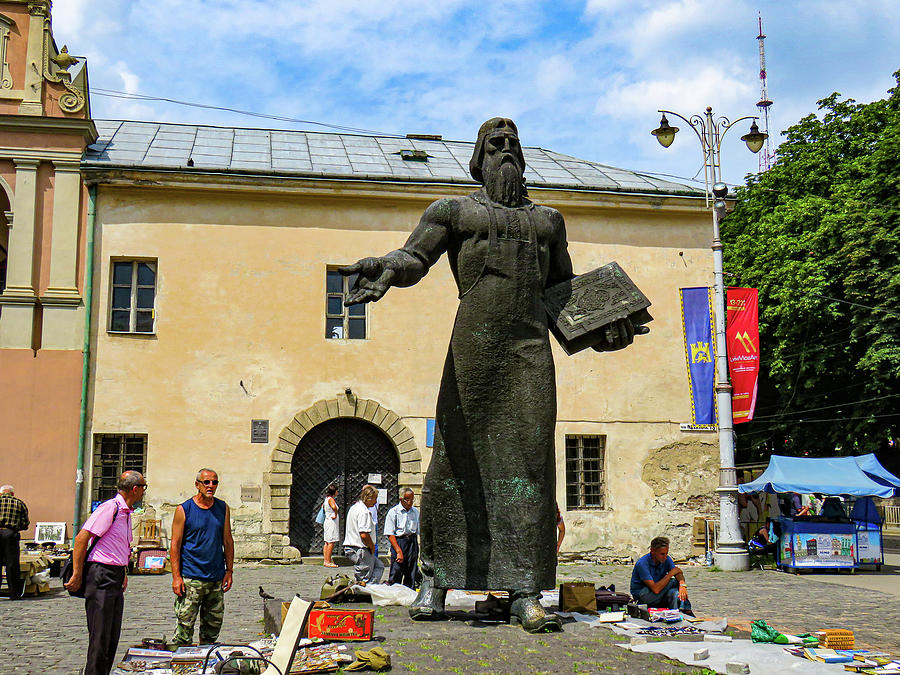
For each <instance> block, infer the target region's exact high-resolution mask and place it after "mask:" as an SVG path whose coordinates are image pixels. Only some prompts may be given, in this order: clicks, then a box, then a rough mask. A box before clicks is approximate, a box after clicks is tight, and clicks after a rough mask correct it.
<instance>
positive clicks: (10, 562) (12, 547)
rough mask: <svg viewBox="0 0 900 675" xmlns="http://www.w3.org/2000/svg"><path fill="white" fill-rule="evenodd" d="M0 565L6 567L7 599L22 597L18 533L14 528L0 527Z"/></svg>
mask: <svg viewBox="0 0 900 675" xmlns="http://www.w3.org/2000/svg"><path fill="white" fill-rule="evenodd" d="M0 566H2V567H3V568H5V569H6V585H7V586H9V599H10V600H18V599H19V598H21V597H22V591H23V589H24V587H23V586H22V571H21V568H20V567H19V533H18V532H17V531H16V530H10V529H8V528H5V527H0ZM0 572H2V570H0ZM0 579H2V577H0Z"/></svg>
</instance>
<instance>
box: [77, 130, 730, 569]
mask: <svg viewBox="0 0 900 675" xmlns="http://www.w3.org/2000/svg"><path fill="white" fill-rule="evenodd" d="M97 125H98V128H99V131H100V138H99V139H98V141H97V142H96V143H95V144H94V145H92V146H91V148H90V149H89V151H88V154H87V156H86V157H85V160H84V162H83V164H82V172H83V175H84V178H85V180H86V181H87V182H88V184H90V185H92V186H95V188H94V189H96V193H97V199H96V203H97V208H96V220H95V239H96V242H97V244H96V246H95V248H94V258H93V264H94V269H95V275H94V284H93V291H94V296H93V297H94V303H93V307H92V312H93V315H94V317H95V320H94V322H93V330H92V333H91V345H92V347H91V353H92V364H91V378H90V388H89V396H88V401H89V406H88V419H87V432H88V436H89V438H91V439H92V443H93V453H92V458H91V461H92V462H93V463H94V466H92V467H91V471H90V472H89V474H90V475H91V477H92V481H93V482H92V484H91V489H90V491H89V494H87V495H86V497H85V502H84V508H85V509H87V508H89V502H90V501H92V500H97V499H100V498H103V497H105V496H106V494H107V493H108V490H109V480H108V478H107V479H104V477H103V472H102V470H98V465H100V466H101V467H102V466H105V465H114V464H115V462H116V461H119V462H120V464H119V465H118V466H117V468H121V462H122V461H124V460H123V458H125V457H131V461H137V458H138V457H140V458H141V461H143V462H144V468H145V471H146V475H147V477H148V481H149V483H150V485H151V489H150V490H149V492H148V495H147V502H148V504H147V505H148V506H151V507H153V509H154V510H155V512H156V514H157V517H161V518H162V520H163V523H164V530H165V529H167V527H168V524H169V522H170V517H171V514H172V512H173V510H174V509H175V507H176V506H177V505H178V504H179V503H180V502H182V501H183V500H185V499H187V498H189V497H190V495H191V494H192V493H193V491H194V487H193V481H194V475H195V474H196V472H197V470H198V469H199V468H201V467H207V466H208V467H212V468H214V469H215V470H217V471H218V472H219V475H220V479H221V481H222V482H221V484H220V487H219V493H218V494H219V496H220V497H222V498H223V499H225V500H226V501H227V502H228V503H229V504H230V505H231V508H232V513H233V517H234V521H235V522H234V530H235V538H236V542H237V553H238V556H239V557H245V558H257V559H258V558H273V559H284V558H295V557H298V556H301V555H315V554H316V553H317V552H318V551H320V550H321V539H320V536H321V529H318V530H317V529H316V526H315V525H314V524H313V519H314V517H315V512H316V510H317V509H318V506H319V504H321V497H322V494H323V491H324V489H325V487H326V486H327V485H328V483H329V482H335V483H336V484H338V485H339V488H340V489H341V493H340V494H341V495H342V500H339V501H340V503H341V504H342V505H343V506H345V507H347V506H349V505H350V504H352V502H353V500H354V499H355V497H356V494H358V490H359V488H360V487H361V486H362V484H363V483H365V482H372V483H374V484H376V485H377V486H379V487H381V488H382V489H383V490H384V495H385V500H386V504H385V505H384V506H382V507H381V513H382V517H383V516H384V513H385V512H386V509H387V508H388V507H389V506H391V505H392V504H393V503H395V502H396V499H397V488H398V487H402V486H410V487H412V488H413V489H414V490H416V492H418V491H419V489H420V487H421V485H422V481H423V478H424V472H425V471H426V470H427V467H428V463H429V460H430V456H431V448H430V432H429V428H430V425H431V424H432V422H431V420H432V419H433V417H434V410H435V404H436V399H437V393H438V388H439V382H440V377H441V370H442V366H443V360H444V357H445V354H446V350H447V345H448V342H449V337H450V331H451V327H452V324H453V319H454V315H455V311H456V305H457V297H456V295H457V291H456V288H455V285H454V281H453V277H452V275H451V272H450V269H449V266H448V265H447V263H446V261H445V260H442V261H441V262H439V263H438V264H437V265H435V267H434V268H432V270H431V271H430V273H429V274H428V275H427V276H426V278H425V279H423V280H422V281H421V282H420V283H419V284H417V285H416V286H414V287H411V288H395V289H392V290H391V291H390V292H389V293H388V294H387V295H386V297H385V298H384V299H382V300H381V301H380V302H378V303H375V304H371V305H368V306H366V307H365V308H364V309H361V310H353V311H348V310H347V309H346V308H343V307H342V305H341V300H342V299H343V295H344V294H345V293H346V291H347V286H346V285H343V286H342V285H341V283H342V282H341V278H340V276H339V275H338V274H336V273H335V269H336V267H337V266H340V265H345V264H348V263H350V262H353V261H355V260H357V259H359V258H362V257H364V256H368V255H381V254H384V253H386V252H387V251H389V250H392V249H395V248H398V247H400V246H402V245H403V243H404V241H405V240H406V238H407V236H408V235H409V233H410V232H411V231H412V229H413V228H414V227H415V226H416V224H417V223H418V220H419V217H420V215H421V213H422V211H423V210H424V209H425V207H426V206H427V205H428V204H429V203H430V202H432V201H433V200H435V199H437V198H439V197H443V196H447V195H463V194H467V193H469V192H471V191H473V190H474V189H475V187H476V186H475V185H474V183H473V182H472V181H471V179H469V178H468V176H467V175H466V172H465V166H466V163H467V161H468V156H469V155H470V154H471V151H472V144H471V143H454V142H447V141H442V140H439V139H437V138H435V137H410V138H404V139H386V138H378V137H358V136H349V135H336V134H313V133H304V132H280V131H268V130H241V129H223V128H214V127H198V126H189V125H166V124H155V123H154V124H151V123H133V122H107V121H98V122H97ZM521 133H522V136H523V140H524V141H526V142H527V140H528V137H527V129H523V130H521ZM525 154H526V161H527V162H528V163H529V166H530V169H529V174H528V175H527V179H528V183H529V186H530V193H531V198H532V199H533V200H534V201H536V202H537V203H540V204H546V205H548V206H552V207H554V208H557V209H559V210H560V211H561V212H562V214H563V215H564V217H565V219H566V223H567V231H568V239H569V250H570V254H571V257H572V260H573V263H574V267H575V271H576V272H577V273H581V272H586V271H588V270H590V269H593V268H595V267H598V266H600V265H603V264H605V263H607V262H610V261H612V260H615V261H617V262H618V263H619V264H620V265H621V266H622V267H623V268H624V269H625V271H626V272H627V273H628V274H629V275H630V276H631V278H632V279H633V280H634V281H635V283H637V284H638V286H639V287H640V288H641V289H642V290H643V291H644V292H645V293H646V295H647V296H648V297H649V298H650V300H651V302H652V303H653V306H652V307H651V309H650V311H651V313H652V314H653V316H654V321H653V322H652V323H651V324H650V328H651V332H650V334H649V335H646V336H641V337H639V338H638V339H636V340H635V343H634V344H633V345H632V346H631V347H629V348H628V349H625V350H623V351H620V352H615V353H597V352H594V351H592V350H587V351H585V352H581V353H578V354H576V355H574V356H571V357H570V356H567V355H566V354H565V353H564V352H563V351H562V350H561V349H559V348H558V346H556V345H554V355H555V359H556V369H557V387H558V392H559V393H558V422H557V430H556V452H557V458H558V461H557V475H556V476H555V479H556V486H557V487H556V498H557V501H558V504H559V505H560V507H561V509H562V511H563V514H564V516H565V518H566V522H567V527H568V536H567V539H566V542H565V544H564V551H568V552H579V553H582V554H591V555H596V556H600V557H613V556H629V555H635V554H638V553H640V552H642V551H643V550H644V549H645V548H646V546H647V543H648V541H649V538H651V537H652V536H655V535H657V534H661V533H666V534H669V535H671V536H673V537H674V538H675V542H676V544H675V546H674V547H675V548H682V549H684V550H685V552H687V550H686V549H687V545H688V539H689V537H690V524H691V522H692V520H693V517H694V516H695V515H699V514H701V513H707V512H709V510H710V509H712V508H715V505H714V495H715V491H714V490H715V487H716V484H717V462H718V452H717V450H718V448H717V446H716V445H715V440H714V439H713V438H711V437H710V436H708V435H706V436H704V435H701V434H696V433H685V432H682V431H681V430H680V428H679V424H680V423H682V422H687V421H689V418H690V401H689V396H688V392H687V385H686V382H685V365H684V346H683V341H682V337H681V315H680V307H679V302H678V289H679V288H681V287H686V286H702V285H708V283H709V281H710V277H711V269H712V262H711V253H710V250H709V245H710V228H709V226H708V212H707V211H706V209H705V207H704V201H703V197H702V194H698V193H697V192H696V191H693V190H691V189H690V188H685V187H684V186H680V185H676V184H672V183H667V182H665V181H661V180H657V179H652V178H650V177H647V176H639V175H637V174H633V173H631V172H626V171H623V170H618V169H612V168H610V167H602V166H600V165H595V164H592V163H590V162H585V161H583V160H577V159H575V158H571V157H566V156H564V155H558V154H556V153H550V152H549V151H544V150H540V149H537V148H526V149H525ZM354 312H361V313H354ZM117 453H118V454H117ZM116 457H118V460H117V459H116ZM110 475H111V474H110ZM104 480H105V481H106V482H104Z"/></svg>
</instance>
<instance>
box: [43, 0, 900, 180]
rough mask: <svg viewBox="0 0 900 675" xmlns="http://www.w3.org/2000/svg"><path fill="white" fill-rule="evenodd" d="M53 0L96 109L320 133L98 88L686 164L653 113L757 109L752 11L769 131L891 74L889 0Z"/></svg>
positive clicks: (59, 30) (735, 166)
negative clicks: (488, 126)
mask: <svg viewBox="0 0 900 675" xmlns="http://www.w3.org/2000/svg"><path fill="white" fill-rule="evenodd" d="M53 11H54V34H55V36H56V40H57V42H58V44H59V45H60V46H62V44H67V45H68V46H69V51H70V52H71V53H73V54H76V55H84V56H86V57H87V58H88V65H89V72H90V79H91V87H92V89H94V91H95V93H94V95H93V96H92V100H91V105H92V113H93V116H94V117H95V118H113V119H142V120H159V121H170V122H188V123H202V124H216V125H223V126H246V127H272V128H274V127H286V128H297V129H310V130H326V131H327V130H328V129H325V128H323V127H317V126H312V125H303V124H289V123H283V122H273V121H268V120H259V119H254V118H252V117H246V116H241V115H236V114H233V113H226V112H221V111H213V110H199V109H196V108H188V107H182V106H177V105H172V104H168V103H163V102H152V101H134V100H126V99H122V98H112V97H107V96H101V95H99V92H98V91H97V90H99V89H105V90H113V91H120V92H129V93H138V94H145V95H150V96H159V97H166V98H173V99H179V100H183V101H191V102H198V103H204V104H210V105H216V106H226V107H231V108H239V109H242V110H252V111H256V112H260V113H267V114H273V115H282V116H286V117H292V118H300V119H304V120H314V121H320V122H327V123H331V124H336V125H341V126H346V127H353V128H358V129H365V130H370V131H373V132H379V133H392V134H406V133H433V134H442V135H443V136H444V138H448V139H457V140H472V139H473V138H474V136H475V133H476V131H477V129H478V126H479V125H480V123H481V122H482V121H484V120H485V119H487V118H489V117H493V116H496V115H502V116H507V117H512V118H513V119H515V120H516V122H517V123H518V125H519V132H520V135H521V138H522V142H523V143H524V144H525V145H531V146H540V147H544V148H547V149H551V150H555V151H557V152H562V153H566V154H570V155H574V156H576V157H581V158H584V159H589V160H592V161H596V162H600V163H603V164H609V165H612V166H618V167H623V168H627V169H633V170H639V171H650V172H659V173H667V174H673V175H676V176H685V177H691V176H694V175H695V174H696V172H697V171H698V169H700V168H701V166H702V163H701V162H702V160H701V154H700V146H699V143H698V142H697V140H696V138H695V137H694V136H693V134H691V133H690V131H689V130H688V129H686V125H685V124H684V123H678V124H677V126H680V127H681V128H682V133H680V134H679V135H678V138H677V139H676V141H675V144H674V145H673V146H672V147H671V148H669V149H668V150H663V149H662V148H661V147H659V146H658V145H657V143H656V141H655V140H654V139H653V137H652V136H650V134H649V131H650V130H651V129H653V128H655V127H656V126H657V124H658V121H659V114H658V113H657V112H656V111H657V109H658V108H668V109H672V110H676V111H678V112H681V113H683V114H685V116H689V115H690V114H692V113H700V112H702V111H703V110H704V109H705V108H706V106H707V105H710V106H712V107H713V109H714V110H715V112H716V113H721V114H725V115H728V116H729V117H731V118H732V119H735V118H737V117H740V116H742V115H748V114H756V102H757V100H758V99H759V79H758V70H759V56H758V50H757V41H756V34H757V24H756V21H757V13H758V12H761V13H762V17H763V23H764V26H763V27H764V30H765V32H766V34H767V36H768V39H767V40H766V56H767V61H768V73H769V77H768V83H769V97H770V98H771V99H772V100H774V102H775V104H774V106H773V107H772V108H771V109H770V132H773V140H774V141H775V143H776V144H777V142H778V140H779V137H780V136H779V134H780V131H781V130H783V129H785V128H786V127H787V126H789V125H790V124H792V123H793V122H795V121H796V120H798V119H799V118H801V117H802V116H804V115H807V114H809V113H812V112H815V110H816V101H817V100H818V99H821V98H823V97H825V96H827V95H828V94H830V93H831V92H833V91H839V92H841V93H842V94H843V95H844V96H846V97H851V98H854V99H856V100H858V101H871V100H875V99H878V98H883V97H884V96H885V95H886V91H887V89H888V88H890V87H891V86H893V78H892V73H893V72H894V71H895V70H898V69H900V1H897V0H869V1H867V2H863V1H856V0H817V1H815V2H813V1H799V0H797V1H794V2H786V1H780V2H779V1H766V2H755V3H751V2H745V1H743V0H733V1H729V0H669V1H668V2H644V1H643V0H577V1H576V0H556V1H555V2H538V1H536V0H431V1H430V2H428V1H426V2H422V1H421V0H395V1H393V2H390V1H387V0H382V1H381V2H352V1H349V0H308V1H298V0H242V1H237V0H193V1H191V2H185V0H152V1H148V0H56V2H55V3H54V8H53ZM670 121H672V122H673V123H675V120H674V119H670ZM747 127H748V124H747V123H744V122H742V123H740V124H739V125H737V126H736V127H735V128H734V129H733V130H732V131H731V132H730V133H729V134H728V136H726V138H725V141H724V146H723V168H724V172H725V178H726V180H728V181H729V182H731V183H739V182H742V181H743V176H744V175H745V174H746V173H747V172H752V171H756V169H757V158H756V157H755V156H753V155H751V154H750V153H749V152H748V151H747V150H746V148H745V147H744V146H743V144H742V143H741V142H740V140H739V137H740V136H741V135H742V134H744V133H746V131H747ZM700 178H701V179H702V172H701V174H700Z"/></svg>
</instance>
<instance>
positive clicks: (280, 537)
mask: <svg viewBox="0 0 900 675" xmlns="http://www.w3.org/2000/svg"><path fill="white" fill-rule="evenodd" d="M347 418H350V419H356V420H359V421H364V422H366V423H368V424H369V425H370V426H371V427H373V428H375V429H376V430H378V431H379V432H380V433H382V434H383V435H384V437H385V438H387V439H388V441H389V443H390V444H391V446H392V447H393V452H394V454H395V455H396V457H397V460H398V462H399V472H398V474H397V482H396V483H395V484H394V488H395V489H394V490H393V493H391V492H389V493H388V506H391V505H393V503H395V501H396V499H397V497H398V494H397V489H396V488H399V487H411V488H413V489H414V490H415V491H416V493H417V494H419V493H420V491H421V487H422V480H423V474H422V455H421V453H420V452H419V447H418V445H417V444H416V440H415V438H414V437H413V434H412V432H411V431H410V430H409V428H408V427H407V426H406V424H404V422H403V420H402V419H401V418H400V416H399V415H397V413H395V412H394V411H393V410H390V409H388V408H385V407H383V406H382V405H381V404H380V403H378V401H373V400H371V399H364V398H359V397H357V396H356V395H354V394H352V393H349V390H348V391H347V392H344V393H342V394H340V395H338V396H336V397H335V398H332V399H326V400H320V401H318V402H316V403H315V404H314V405H312V406H310V407H309V408H306V409H305V410H301V411H300V412H299V413H297V414H296V415H295V416H294V418H293V419H292V420H291V422H290V423H289V424H288V425H287V426H285V427H284V428H283V429H282V430H281V433H280V434H278V441H277V443H276V444H275V448H274V450H273V451H272V456H271V461H270V463H269V471H267V472H266V473H265V474H264V476H263V481H264V485H265V486H267V488H268V500H265V501H266V503H265V504H264V511H263V518H264V525H263V527H264V528H265V529H264V530H263V532H266V531H268V532H269V533H270V534H271V540H270V543H269V545H268V547H267V548H268V550H269V557H271V558H282V557H284V556H285V555H286V553H285V552H284V550H283V549H284V547H285V546H287V545H288V544H289V543H290V540H291V537H290V530H291V511H292V509H291V501H292V484H293V482H294V475H293V471H292V469H293V464H294V455H295V453H296V451H297V447H298V445H300V442H301V440H302V439H303V438H304V437H305V436H306V435H307V434H308V433H310V431H311V430H313V429H314V428H315V427H317V426H318V425H320V424H322V423H323V422H326V421H328V420H335V419H347ZM371 472H374V471H371ZM366 478H368V476H366ZM365 482H366V481H363V483H360V485H359V486H358V487H356V493H357V494H356V495H353V494H347V495H346V497H347V499H348V500H352V499H354V498H355V497H356V496H358V494H359V488H360V487H361V486H362V485H363V484H364V483H365ZM327 484H328V483H325V484H324V485H322V487H321V490H322V493H323V494H324V489H325V487H326V486H327ZM352 485H353V482H352V481H351V482H350V484H349V486H352ZM349 486H348V487H349ZM382 487H384V486H382ZM350 489H353V488H352V487H350ZM318 497H319V495H318V494H317V495H316V498H317V499H318ZM350 503H352V501H351V502H350ZM318 506H319V504H316V506H315V508H314V509H313V511H312V513H311V515H310V519H311V520H312V519H314V518H315V509H317V508H318ZM385 512H386V509H385ZM345 516H346V511H344V512H343V513H342V514H341V518H342V520H343V519H344V517H345ZM297 517H302V512H301V513H298V516H297ZM317 527H318V526H317ZM379 531H381V527H379ZM318 537H319V539H318V540H312V539H310V550H309V553H310V554H312V555H317V554H320V551H321V531H319V532H318ZM315 541H318V542H319V543H318V551H317V549H316V547H315V545H314V544H315ZM298 543H299V542H298ZM385 550H386V549H385Z"/></svg>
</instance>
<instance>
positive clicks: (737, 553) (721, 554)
mask: <svg viewBox="0 0 900 675" xmlns="http://www.w3.org/2000/svg"><path fill="white" fill-rule="evenodd" d="M713 562H715V564H716V565H717V566H718V567H720V568H721V569H722V570H723V571H725V572H746V571H747V570H749V569H750V554H749V553H748V552H747V549H743V550H742V549H718V550H716V552H715V555H714V557H713Z"/></svg>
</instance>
